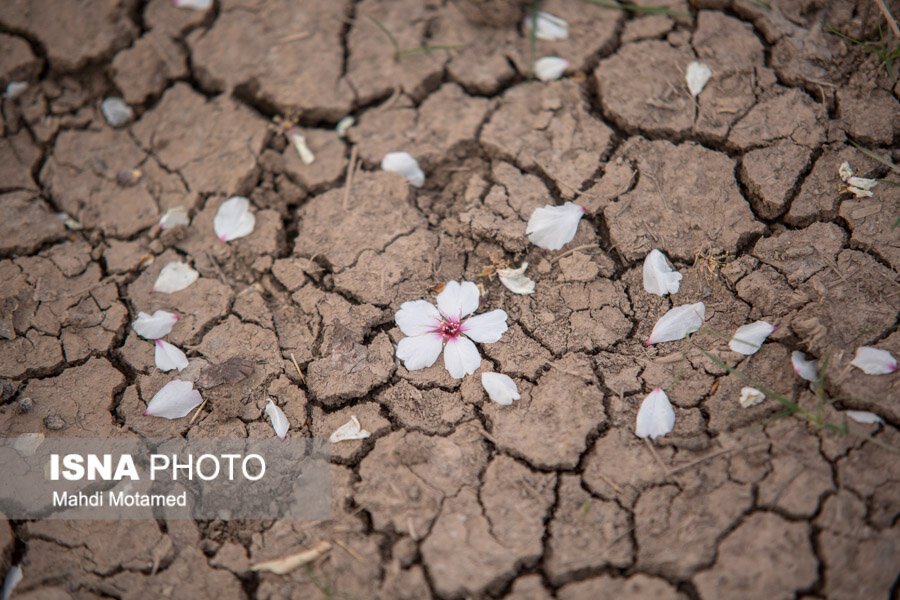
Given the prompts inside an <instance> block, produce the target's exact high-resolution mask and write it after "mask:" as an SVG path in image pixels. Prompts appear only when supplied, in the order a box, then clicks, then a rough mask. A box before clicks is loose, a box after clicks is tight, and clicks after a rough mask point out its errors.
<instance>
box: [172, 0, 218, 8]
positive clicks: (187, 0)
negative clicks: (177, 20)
mask: <svg viewBox="0 0 900 600" xmlns="http://www.w3.org/2000/svg"><path fill="white" fill-rule="evenodd" d="M172 3H173V4H174V5H175V6H177V7H178V8H192V9H194V10H206V9H208V8H209V7H210V6H212V0H173V2H172Z"/></svg>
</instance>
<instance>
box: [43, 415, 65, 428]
mask: <svg viewBox="0 0 900 600" xmlns="http://www.w3.org/2000/svg"><path fill="white" fill-rule="evenodd" d="M65 426H66V422H65V421H63V420H62V418H60V416H59V415H48V416H46V417H44V427H46V428H47V429H49V430H51V431H57V430H59V429H62V428H63V427H65Z"/></svg>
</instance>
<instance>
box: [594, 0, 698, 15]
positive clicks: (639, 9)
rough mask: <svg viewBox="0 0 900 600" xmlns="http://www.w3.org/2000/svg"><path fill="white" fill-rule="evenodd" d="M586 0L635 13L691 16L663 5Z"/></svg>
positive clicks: (611, 0) (604, 6) (605, 6)
mask: <svg viewBox="0 0 900 600" xmlns="http://www.w3.org/2000/svg"><path fill="white" fill-rule="evenodd" d="M584 1H585V2H590V3H591V4H596V5H597V6H602V7H603V8H619V9H622V10H627V11H631V12H635V13H643V14H645V15H669V16H671V17H689V16H690V15H689V14H688V13H683V12H681V11H680V10H673V9H671V8H664V7H662V6H638V5H637V4H627V3H621V2H615V1H614V0H584Z"/></svg>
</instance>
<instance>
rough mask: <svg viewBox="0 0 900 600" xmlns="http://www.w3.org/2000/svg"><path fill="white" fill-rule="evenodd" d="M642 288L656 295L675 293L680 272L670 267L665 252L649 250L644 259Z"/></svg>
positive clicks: (679, 282)
mask: <svg viewBox="0 0 900 600" xmlns="http://www.w3.org/2000/svg"><path fill="white" fill-rule="evenodd" d="M643 271H644V290H646V291H647V292H648V293H650V294H656V295H657V296H665V295H666V294H675V293H677V292H678V288H679V287H681V273H679V272H678V271H675V270H673V269H672V265H671V264H670V263H669V260H668V259H667V258H666V256H665V254H663V253H662V252H660V251H659V250H656V249H654V250H651V251H650V254H648V255H647V258H645V259H644V269H643Z"/></svg>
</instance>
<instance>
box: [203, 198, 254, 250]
mask: <svg viewBox="0 0 900 600" xmlns="http://www.w3.org/2000/svg"><path fill="white" fill-rule="evenodd" d="M255 225H256V217H255V216H253V213H252V212H250V201H249V200H247V199H246V198H244V197H243V196H232V197H231V198H229V199H228V200H226V201H225V202H223V203H222V206H220V207H219V210H218V212H216V218H215V219H213V229H215V231H216V236H217V237H218V238H219V240H220V241H223V242H230V241H231V240H236V239H238V238H242V237H244V236H245V235H250V234H251V233H253V227H254V226H255Z"/></svg>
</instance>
